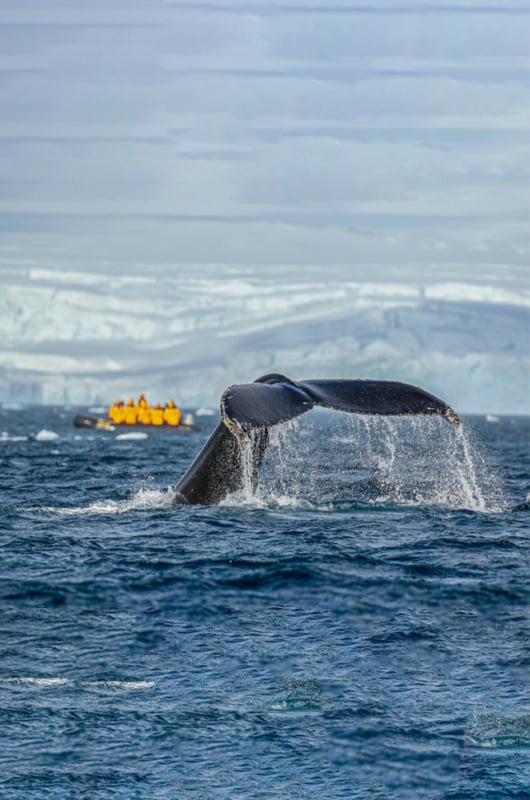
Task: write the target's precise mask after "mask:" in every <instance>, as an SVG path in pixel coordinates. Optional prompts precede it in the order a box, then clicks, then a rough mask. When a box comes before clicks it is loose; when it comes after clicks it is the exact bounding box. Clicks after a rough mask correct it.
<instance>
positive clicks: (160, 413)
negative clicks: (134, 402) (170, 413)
mask: <svg viewBox="0 0 530 800" xmlns="http://www.w3.org/2000/svg"><path fill="white" fill-rule="evenodd" d="M163 424H164V409H163V408H162V406H161V405H160V403H157V404H156V406H154V407H153V408H152V409H151V425H163Z"/></svg>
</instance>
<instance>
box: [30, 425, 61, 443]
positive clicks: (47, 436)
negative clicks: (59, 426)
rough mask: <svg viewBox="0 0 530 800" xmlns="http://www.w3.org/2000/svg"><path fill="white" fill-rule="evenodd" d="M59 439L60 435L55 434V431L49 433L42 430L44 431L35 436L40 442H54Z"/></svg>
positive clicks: (43, 429)
mask: <svg viewBox="0 0 530 800" xmlns="http://www.w3.org/2000/svg"><path fill="white" fill-rule="evenodd" d="M58 438H59V434H58V433H55V431H49V430H47V429H46V428H42V430H40V431H39V432H38V433H37V434H36V436H35V439H36V440H37V441H38V442H54V441H55V440H56V439H58Z"/></svg>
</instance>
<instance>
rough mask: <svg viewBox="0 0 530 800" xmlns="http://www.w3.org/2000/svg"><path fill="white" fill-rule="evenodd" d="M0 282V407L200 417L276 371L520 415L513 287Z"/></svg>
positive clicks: (220, 278)
mask: <svg viewBox="0 0 530 800" xmlns="http://www.w3.org/2000/svg"><path fill="white" fill-rule="evenodd" d="M1 273H2V294H1V298H0V335H1V336H2V341H3V343H4V346H3V348H2V350H1V351H0V400H3V401H4V402H44V403H70V404H79V405H83V404H85V405H88V404H94V403H96V404H97V403H103V404H105V403H107V402H110V401H112V400H113V399H114V397H115V396H121V397H123V398H125V397H126V396H129V395H131V396H134V395H136V394H138V393H139V392H141V391H143V392H146V393H147V394H148V397H149V399H151V400H153V401H158V400H160V401H165V400H167V399H168V398H169V397H173V399H174V400H175V401H176V402H178V403H179V404H181V405H182V406H183V407H185V408H194V407H197V406H199V405H204V404H206V405H215V406H216V405H217V404H218V401H219V396H220V394H221V392H222V391H223V390H224V389H225V388H226V386H228V385H229V384H231V383H238V382H248V381H250V380H253V379H254V378H256V377H258V376H259V375H260V374H263V373H265V372H284V373H286V374H288V375H289V376H291V377H293V378H294V379H304V378H315V377H352V378H353V377H361V378H362V377H372V378H380V379H395V380H403V381H407V382H411V383H415V384H418V385H420V386H423V387H424V388H426V389H428V390H429V391H431V392H433V393H435V394H437V395H439V396H441V397H443V398H444V399H445V400H447V401H448V402H449V403H450V404H451V405H452V406H453V407H455V408H456V409H458V411H459V412H462V413H493V414H495V413H497V414H498V413H500V414H507V413H508V414H519V413H530V402H529V397H530V392H529V388H530V352H529V341H530V335H529V334H530V291H529V290H528V289H527V288H525V287H524V286H522V285H520V284H517V283H515V284H512V283H509V282H502V281H501V280H498V281H489V282H488V281H487V280H482V281H479V280H477V279H476V278H475V279H473V278H472V276H469V275H464V277H463V279H462V280H457V279H455V277H454V276H452V277H451V278H450V279H448V280H437V279H436V274H435V272H433V271H431V272H430V275H429V278H428V279H426V278H425V277H424V276H423V277H422V276H419V275H416V276H409V277H407V278H406V279H405V280H403V279H400V280H399V281H398V280H397V279H394V280H392V279H391V278H388V277H387V279H385V280H382V279H381V275H380V273H378V272H377V271H373V270H366V273H367V274H366V275H364V276H363V275H362V274H361V273H360V272H359V271H356V273H355V276H354V277H352V278H351V279H349V278H348V277H346V278H345V277H344V274H342V275H339V274H338V273H337V274H335V273H333V271H327V270H322V271H319V270H316V269H313V270H307V271H303V272H302V271H300V270H299V269H298V270H289V269H288V268H286V269H285V270H283V271H282V273H281V279H280V277H279V273H278V271H270V272H266V271H264V270H263V268H260V269H257V268H256V269H252V268H251V267H249V268H228V267H226V266H225V267H223V266H221V265H206V266H203V267H186V266H182V265H174V264H173V265H171V264H168V265H165V266H160V265H158V266H156V265H135V266H133V267H131V268H130V269H127V268H125V267H122V268H121V269H120V270H116V269H109V268H105V266H104V265H103V266H102V265H100V266H99V267H98V268H97V269H96V268H94V267H93V266H92V267H90V268H89V267H87V266H86V265H84V266H77V267H76V266H75V265H74V266H72V265H68V264H63V265H60V266H57V265H54V264H50V265H46V264H44V265H43V264H42V262H35V263H32V262H30V261H28V262H25V263H22V264H21V263H18V264H16V266H12V267H10V266H9V264H7V263H4V265H3V266H1Z"/></svg>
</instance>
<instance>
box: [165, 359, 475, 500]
mask: <svg viewBox="0 0 530 800" xmlns="http://www.w3.org/2000/svg"><path fill="white" fill-rule="evenodd" d="M314 406H324V407H325V408H333V409H337V410H338V411H347V412H349V413H353V414H379V415H387V416H388V415H393V416H403V415H411V414H429V415H431V414H438V415H439V416H441V417H444V418H445V419H446V420H448V422H451V423H452V424H454V425H458V424H460V418H459V417H458V415H457V414H456V412H455V411H453V409H452V408H451V406H449V405H447V403H444V401H443V400H440V399H439V398H437V397H435V396H434V395H432V394H429V392H426V391H424V390H423V389H420V388H419V387H417V386H411V385H410V384H407V383H400V382H398V381H375V380H309V381H292V380H290V379H289V378H287V377H285V375H278V374H275V373H274V374H271V375H263V376H262V377H261V378H258V379H257V380H256V381H254V383H243V384H240V385H236V386H229V387H228V389H226V390H225V392H224V393H223V395H222V397H221V422H220V423H219V424H218V425H217V427H216V428H215V430H214V431H213V433H212V435H211V436H210V438H209V439H208V441H207V442H206V444H205V445H204V447H203V449H202V450H201V452H200V453H199V455H198V456H197V458H196V459H195V461H194V462H193V463H192V464H191V466H190V467H189V469H188V470H187V472H186V473H185V474H184V475H183V477H182V478H181V479H180V481H179V482H178V484H177V485H176V487H175V489H176V499H175V502H176V503H184V504H187V503H191V504H198V505H214V504H216V503H219V502H220V501H221V500H223V499H224V498H225V497H227V496H228V495H229V494H231V493H232V492H235V491H237V490H238V489H241V488H243V486H244V476H245V472H244V464H243V459H242V448H241V446H240V443H241V442H246V443H249V444H248V446H249V447H250V467H251V479H252V483H253V485H254V486H256V485H257V482H258V477H259V470H260V467H261V463H262V461H263V456H264V454H265V449H266V447H267V442H268V429H269V428H270V427H271V426H272V425H278V424H279V423H280V422H286V421H287V420H289V419H293V418H294V417H298V416H300V415H301V414H304V413H305V412H306V411H309V410H310V409H311V408H313V407H314Z"/></svg>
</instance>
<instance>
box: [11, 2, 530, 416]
mask: <svg viewBox="0 0 530 800" xmlns="http://www.w3.org/2000/svg"><path fill="white" fill-rule="evenodd" d="M529 34H530V7H529V6H528V3H527V2H526V0H525V2H520V0H506V2H493V1H492V0H482V2H478V1H477V2H475V0H464V2H454V1H453V2H447V1H446V0H440V1H439V2H434V1H432V0H422V2H406V1H405V0H395V1H393V2H381V1H380V0H373V1H372V0H371V2H369V3H364V4H363V3H355V2H351V1H350V0H329V1H328V0H285V1H283V0H263V1H262V2H260V0H255V2H252V0H248V2H243V1H242V0H232V1H230V0H211V2H200V1H199V2H178V0H174V1H173V2H172V1H171V0H168V1H167V2H163V1H161V2H154V0H153V1H152V2H148V0H144V1H143V2H140V1H139V0H93V1H92V2H91V3H89V4H87V3H85V2H82V1H81V0H63V2H56V1H55V0H47V2H46V3H43V2H42V1H41V0H18V1H17V3H13V2H11V1H10V0H2V1H1V2H0V289H1V286H2V283H4V288H5V290H6V292H7V288H8V286H11V285H12V284H13V276H14V275H15V276H17V287H18V292H19V294H18V295H17V299H16V301H15V300H13V298H12V296H11V295H10V297H11V300H10V301H9V302H10V305H9V307H7V305H5V307H4V309H3V313H4V316H5V319H6V320H7V321H6V323H5V325H6V327H7V338H5V337H6V334H5V333H4V345H5V347H6V349H7V351H9V353H8V355H9V357H7V356H6V357H5V358H4V359H3V360H2V358H1V357H0V395H1V394H2V392H3V393H4V396H5V395H6V393H7V394H8V395H9V388H8V387H9V385H10V383H9V381H11V377H12V375H13V374H14V373H15V372H16V371H17V370H20V371H21V372H20V374H21V375H22V376H23V374H24V373H25V372H26V373H27V372H28V369H29V368H28V362H27V353H28V352H30V353H31V342H29V343H28V341H27V336H24V332H23V331H22V333H21V329H20V325H18V324H17V323H16V319H17V318H20V314H22V316H24V314H23V312H20V313H19V312H18V309H19V306H23V305H24V291H25V287H28V288H30V287H34V283H32V280H33V278H32V275H33V276H34V272H32V270H33V271H34V270H35V269H37V270H38V269H45V270H47V272H48V274H49V275H51V277H50V278H49V280H48V283H50V284H51V285H53V273H56V274H57V286H58V287H61V286H63V285H64V278H62V277H61V275H64V274H65V273H72V272H74V273H77V274H78V276H81V275H83V274H87V275H101V276H102V280H103V279H105V280H106V281H108V279H109V278H116V279H118V278H120V277H123V278H127V277H129V278H131V279H133V278H138V277H139V276H140V277H141V276H146V275H147V276H150V277H151V278H153V279H155V280H156V279H157V276H160V278H161V280H162V279H166V278H167V276H168V275H170V276H173V278H174V280H176V281H178V280H179V279H182V281H183V285H184V283H185V281H189V280H190V279H192V278H194V277H196V276H197V275H201V274H203V275H209V276H212V275H213V276H214V277H215V280H213V279H212V283H211V290H212V292H216V291H217V288H216V287H217V283H218V281H219V280H224V279H225V278H226V279H227V280H228V279H231V278H232V277H233V276H234V275H235V276H237V275H244V276H247V277H248V275H251V276H253V277H254V278H255V280H256V281H272V282H273V283H274V285H276V286H277V287H278V294H279V295H281V294H282V292H283V290H284V289H285V287H286V286H287V285H288V284H291V283H292V282H293V281H294V282H296V281H301V280H307V279H308V278H310V279H311V280H319V281H322V280H324V281H326V280H327V279H329V280H331V281H334V282H338V283H340V282H341V281H344V282H348V281H350V282H351V281H356V282H361V283H362V282H363V281H369V282H372V283H381V284H392V285H395V286H399V285H403V286H406V287H410V286H412V285H413V286H416V287H417V286H420V287H427V288H428V287H429V286H430V285H433V284H440V283H441V284H448V285H449V284H450V285H452V286H454V285H456V284H459V283H460V284H463V285H465V286H466V287H469V286H470V285H473V286H476V287H479V289H480V288H482V289H491V290H492V291H493V292H498V298H497V297H494V298H493V302H494V304H495V305H496V306H499V307H500V306H503V307H505V306H506V301H505V295H506V292H508V293H511V294H510V296H511V297H512V298H513V297H515V300H511V301H510V302H509V303H508V306H509V305H510V303H513V304H514V309H515V310H514V313H515V315H516V316H517V315H519V314H520V313H521V309H523V317H522V321H521V323H520V326H519V328H518V331H517V333H516V338H517V337H518V338H519V339H520V338H521V336H522V337H524V335H525V331H528V332H529V333H530V328H529V327H528V319H529V318H528V308H529V304H530V300H529V297H530V286H529V279H528V273H529V252H530V248H529V226H528V217H529V213H528V212H529V199H530V195H529V187H530V182H529V177H530V157H529V151H530V140H529V136H528V132H529V123H530V103H529V95H530V82H529V75H530V73H529V63H530V55H529V48H528V42H529ZM77 288H78V289H79V287H77ZM129 289H130V291H133V293H134V284H133V283H130V286H129ZM101 291H102V292H105V291H110V289H109V286H108V283H102V285H101ZM503 293H504V294H503ZM129 294H130V292H129ZM5 296H7V294H6V295H5ZM28 296H29V293H28ZM503 298H504V299H503ZM461 299H462V301H465V302H468V301H469V291H468V289H466V290H465V291H464V292H463V295H462V298H461ZM137 301H138V303H139V304H140V305H141V304H142V302H144V303H145V304H149V303H152V302H153V301H152V299H149V298H145V297H144V296H143V290H142V284H141V283H140V284H138V289H137ZM0 302H1V301H0ZM50 302H51V301H50ZM488 302H489V303H490V305H489V306H488V309H491V302H492V300H491V296H490V300H489V301H488ZM6 303H7V301H6ZM524 309H526V311H525V310H524ZM17 313H18V315H19V316H18V317H17V316H16V314H17ZM61 313H62V312H61ZM108 313H109V314H112V310H109V312H108ZM203 313H204V314H205V315H207V314H208V304H207V303H206V304H205V305H204V306H203ZM488 313H489V311H488ZM525 314H526V316H524V315H525ZM518 318H519V317H518ZM484 319H485V323H484V324H485V326H486V327H487V326H488V325H489V322H488V319H489V317H488V316H487V314H486V316H485V317H484ZM33 323H34V324H31V321H30V323H28V328H27V330H28V331H32V332H33V333H32V335H33V338H34V339H35V340H37V339H38V340H39V348H36V350H35V363H34V364H33V365H32V366H31V369H30V372H31V373H32V375H33V377H34V376H35V375H37V376H38V374H39V372H42V375H43V380H48V379H49V375H50V371H51V369H52V368H51V367H50V364H51V362H50V361H49V360H48V362H47V363H48V366H46V367H45V366H43V364H44V361H45V360H46V358H45V355H44V356H43V353H42V339H43V336H42V332H41V333H40V335H39V334H38V332H35V331H36V322H35V318H33ZM310 323H311V320H310V319H309V320H308V321H307V325H309V324H310ZM9 326H10V327H9ZM110 327H112V325H110ZM107 328H109V325H107ZM68 330H69V329H65V330H64V331H62V332H61V331H59V332H58V333H57V332H56V333H55V334H54V336H55V339H54V340H53V342H51V343H50V351H49V352H48V356H50V353H51V350H52V349H53V352H54V354H55V353H56V352H57V346H58V345H57V342H59V341H62V342H63V343H64V349H65V352H68V354H69V355H70V356H72V357H76V352H77V351H75V349H72V348H74V345H75V347H78V348H81V349H79V354H80V355H79V358H81V350H82V353H85V352H87V350H90V343H91V341H95V340H96V339H97V340H98V347H101V340H102V339H103V341H106V342H107V343H108V345H109V347H110V348H111V349H112V347H113V341H114V340H113V334H112V332H108V331H107V332H106V333H105V330H107V329H106V328H105V326H103V328H102V329H100V331H99V333H98V332H95V331H92V333H91V334H90V335H88V334H87V335H86V336H85V338H84V339H83V340H82V341H81V342H79V341H77V340H76V341H77V344H76V343H75V342H74V339H75V337H73V336H72V335H71V333H69V332H68ZM10 331H12V335H11V336H10ZM286 335H287V334H286ZM352 336H354V334H352ZM91 337H92V338H91ZM30 338H31V337H30ZM44 338H45V337H44ZM78 338H79V337H78ZM81 338H82V337H81ZM23 339H24V348H25V359H21V357H20V342H21V341H22V340H23ZM142 341H143V342H144V345H145V337H144V339H142ZM288 344H289V342H286V348H287V349H288V347H287V346H288ZM264 346H265V345H264V344H263V342H262V343H261V344H260V348H261V349H263V347H264ZM83 348H84V349H83ZM469 348H470V349H472V342H471V341H470V342H469ZM236 351H237V348H236ZM43 359H44V361H43ZM517 359H518V361H517V363H516V364H515V366H514V367H513V370H514V374H515V373H518V374H519V375H520V374H521V371H522V372H523V373H525V374H526V378H525V380H527V381H528V380H529V377H528V370H529V369H530V356H529V354H528V351H526V353H525V351H524V348H521V347H520V343H519V352H518V353H517ZM280 360H281V359H280ZM285 361H286V367H289V368H292V369H295V370H296V368H297V366H298V365H297V363H296V358H295V357H292V358H286V359H285ZM54 363H55V362H54ZM280 366H281V364H280ZM350 368H355V363H353V362H352V364H351V365H350ZM7 369H8V370H9V375H10V376H11V377H9V380H8V379H7V378H5V374H6V373H5V370H7ZM58 369H59V371H60V370H62V369H63V368H62V367H61V366H60V365H59V366H58ZM131 369H132V367H131ZM227 369H228V371H229V369H230V368H229V366H228V367H227ZM2 370H4V382H3V383H2ZM45 373H46V375H45ZM46 376H48V377H46ZM74 377H75V376H74ZM238 377H239V376H238ZM248 377H249V379H251V378H252V377H255V376H254V375H252V376H248ZM295 377H303V376H301V375H295ZM306 377H308V376H306ZM419 377H420V378H421V375H419ZM32 379H33V378H32ZM222 379H224V374H223V376H222V378H221V376H220V377H219V381H220V382H221V383H222ZM94 380H95V379H94ZM229 382H231V381H229ZM527 385H528V384H527ZM216 390H217V386H216ZM90 391H92V390H90ZM480 391H482V390H481V389H480V386H479V385H478V384H477V392H480ZM521 392H522V394H524V383H523V384H522V389H521ZM94 393H96V391H95V389H94ZM191 394H193V392H190V396H191ZM43 396H44V397H45V398H48V399H54V398H53V392H45V393H44V395H43ZM0 399H1V397H0ZM466 402H467V401H466ZM469 402H470V404H471V406H472V405H473V398H472V397H471V399H470V401H469ZM518 403H519V401H518ZM519 405H520V404H519ZM519 405H518V408H519Z"/></svg>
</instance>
